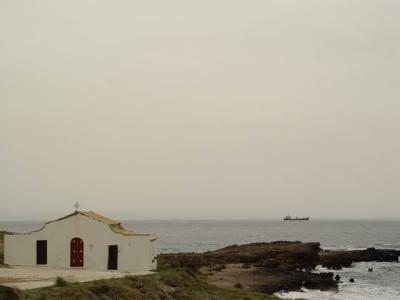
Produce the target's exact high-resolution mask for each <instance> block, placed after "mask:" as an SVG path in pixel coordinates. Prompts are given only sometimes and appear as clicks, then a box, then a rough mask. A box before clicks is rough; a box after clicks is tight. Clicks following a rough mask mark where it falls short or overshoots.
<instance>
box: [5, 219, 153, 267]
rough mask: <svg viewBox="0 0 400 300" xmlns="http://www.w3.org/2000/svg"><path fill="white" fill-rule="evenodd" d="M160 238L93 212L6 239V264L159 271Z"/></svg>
mask: <svg viewBox="0 0 400 300" xmlns="http://www.w3.org/2000/svg"><path fill="white" fill-rule="evenodd" d="M156 257H157V236H156V235H155V234H141V233H136V232H134V231H129V230H126V229H124V228H123V227H122V225H121V222H118V221H115V220H112V219H110V218H107V217H104V216H102V215H99V214H97V213H95V212H92V211H75V212H74V213H72V214H70V215H67V216H65V217H62V218H60V219H57V220H54V221H50V222H47V223H46V224H45V225H44V226H43V227H42V228H41V229H39V230H37V231H32V232H29V233H9V234H6V235H5V236H4V262H5V263H6V264H9V265H21V266H34V265H43V266H50V267H60V268H86V269H94V270H118V271H151V270H155V269H156V268H157V258H156Z"/></svg>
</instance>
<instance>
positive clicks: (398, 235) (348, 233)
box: [0, 220, 400, 300]
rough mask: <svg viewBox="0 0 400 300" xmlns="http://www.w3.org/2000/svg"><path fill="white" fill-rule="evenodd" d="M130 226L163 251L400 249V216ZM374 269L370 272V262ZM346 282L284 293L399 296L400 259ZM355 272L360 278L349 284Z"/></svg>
mask: <svg viewBox="0 0 400 300" xmlns="http://www.w3.org/2000/svg"><path fill="white" fill-rule="evenodd" d="M42 225H43V222H2V221H0V230H9V231H16V232H24V231H30V230H35V229H38V228H40V227H41V226H42ZM123 225H124V226H125V227H126V228H127V229H133V230H136V231H138V232H146V233H147V232H154V233H157V234H158V236H159V243H158V246H159V252H188V251H195V252H200V251H208V250H215V249H218V248H221V247H225V246H228V245H232V244H244V243H252V242H262V241H267V242H268V241H276V240H289V241H296V240H298V241H304V242H306V241H318V242H320V243H321V246H322V248H324V249H360V248H366V247H376V248H390V249H398V250H400V221H357V220H354V221H325V220H324V221H319V220H311V221H309V222H283V221H271V220H265V221H263V220H259V221H172V220H171V221H131V220H126V221H123ZM371 266H372V267H373V268H374V272H372V273H368V272H367V270H368V268H369V267H371ZM338 273H339V274H340V276H341V277H342V278H343V281H344V283H343V284H342V285H341V286H340V291H339V293H324V292H319V291H305V292H303V293H289V294H284V295H283V296H284V297H286V298H293V299H295V298H304V299H360V300H361V299H400V264H399V263H360V264H356V265H355V266H354V267H353V268H350V269H345V270H342V271H339V272H338ZM350 277H353V278H354V279H355V280H356V282H355V283H354V284H350V283H348V282H347V281H348V279H349V278H350Z"/></svg>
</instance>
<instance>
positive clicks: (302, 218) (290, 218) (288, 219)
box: [283, 215, 310, 221]
mask: <svg viewBox="0 0 400 300" xmlns="http://www.w3.org/2000/svg"><path fill="white" fill-rule="evenodd" d="M309 220H310V217H301V218H299V217H295V218H292V217H291V216H289V215H288V216H286V217H284V218H283V221H309Z"/></svg>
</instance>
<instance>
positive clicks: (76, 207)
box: [74, 202, 79, 211]
mask: <svg viewBox="0 0 400 300" xmlns="http://www.w3.org/2000/svg"><path fill="white" fill-rule="evenodd" d="M74 207H75V211H78V208H79V203H78V202H76V203H75V205H74Z"/></svg>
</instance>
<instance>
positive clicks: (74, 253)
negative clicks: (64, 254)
mask: <svg viewBox="0 0 400 300" xmlns="http://www.w3.org/2000/svg"><path fill="white" fill-rule="evenodd" d="M71 267H83V241H82V240H81V239H80V238H73V239H72V240H71Z"/></svg>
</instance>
